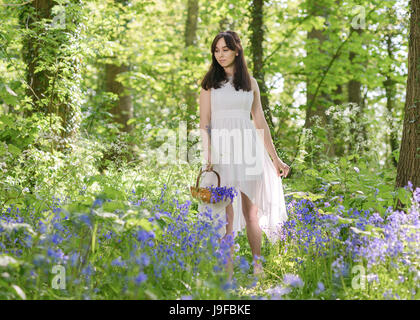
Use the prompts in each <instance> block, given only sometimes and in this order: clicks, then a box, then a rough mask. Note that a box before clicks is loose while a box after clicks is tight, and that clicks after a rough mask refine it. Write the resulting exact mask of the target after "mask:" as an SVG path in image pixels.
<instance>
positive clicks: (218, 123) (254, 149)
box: [199, 118, 287, 243]
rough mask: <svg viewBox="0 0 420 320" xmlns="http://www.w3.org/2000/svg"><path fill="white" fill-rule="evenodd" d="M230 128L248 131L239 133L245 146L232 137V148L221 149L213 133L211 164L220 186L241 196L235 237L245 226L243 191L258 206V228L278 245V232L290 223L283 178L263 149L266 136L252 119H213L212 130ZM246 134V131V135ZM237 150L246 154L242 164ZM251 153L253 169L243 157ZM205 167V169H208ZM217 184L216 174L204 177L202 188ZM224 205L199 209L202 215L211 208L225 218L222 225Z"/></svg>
mask: <svg viewBox="0 0 420 320" xmlns="http://www.w3.org/2000/svg"><path fill="white" fill-rule="evenodd" d="M229 127H232V128H238V127H240V128H243V129H247V130H240V132H241V134H242V140H241V141H242V143H241V144H242V146H241V147H240V148H239V149H238V147H237V146H238V141H239V139H236V140H235V138H234V137H233V144H232V145H233V148H232V147H227V148H226V147H224V146H222V147H221V146H220V144H219V143H218V139H216V138H217V136H216V135H215V134H214V132H213V130H212V140H211V141H212V164H213V170H215V171H217V172H218V173H219V175H220V186H221V187H224V186H227V187H234V188H235V190H236V191H237V193H238V194H237V196H236V197H235V198H234V200H233V203H232V205H233V213H234V218H233V232H234V236H235V237H236V236H237V235H238V233H239V231H242V230H243V229H244V228H245V227H246V222H245V218H244V214H243V209H242V207H243V203H242V201H243V200H244V199H242V198H243V197H242V194H241V192H243V193H244V194H245V195H246V196H247V197H248V198H249V199H250V200H251V202H252V203H253V204H254V205H256V206H257V207H258V213H257V216H258V221H259V225H260V227H261V229H262V231H263V232H264V233H265V234H266V235H267V237H268V239H269V240H270V241H271V242H272V243H275V242H276V241H277V240H278V239H279V237H280V232H279V231H280V229H281V227H282V224H283V223H284V222H285V221H286V220H287V211H286V203H285V198H284V193H283V184H282V178H281V177H279V176H278V175H277V172H276V169H275V167H274V164H273V162H272V160H271V158H270V156H269V154H268V152H267V150H266V149H265V148H264V143H263V137H262V136H261V135H260V134H261V131H259V130H258V132H257V130H256V129H255V126H254V125H253V123H252V122H251V121H250V120H248V119H231V118H226V119H223V118H220V119H214V120H212V128H213V129H214V128H216V129H217V128H229ZM245 131H247V132H246V133H245ZM220 132H221V131H220V130H219V136H221V135H220ZM231 132H232V131H230V133H231ZM228 133H229V132H228ZM232 136H233V135H232ZM215 137H216V138H215ZM219 141H220V140H219ZM235 143H236V144H235ZM232 145H231V146H232ZM241 148H242V149H241ZM238 150H242V151H243V155H245V156H242V162H240V161H239V160H238V159H240V158H241V157H240V156H239V157H237V158H236V160H237V161H236V160H235V156H238V152H237V151H238ZM250 153H251V154H253V155H256V156H255V157H254V158H255V161H254V162H253V164H252V166H250V165H247V164H246V163H250V162H249V161H247V160H245V161H244V158H245V157H246V156H247V155H249V154H250ZM226 157H230V158H229V159H228V161H224V160H226ZM248 157H249V156H248ZM248 160H249V159H248ZM202 168H203V169H204V168H205V166H203V167H202ZM217 183H218V181H217V176H216V175H215V174H214V173H213V172H205V173H203V174H202V177H201V180H200V186H210V185H213V186H217ZM225 205H226V203H225V204H224V205H216V204H210V205H208V204H199V210H200V212H202V211H205V210H206V206H208V207H209V208H210V209H212V210H213V213H214V214H217V213H219V216H220V219H223V223H224V224H226V223H227V220H226V211H225ZM220 213H222V214H220ZM217 222H219V221H215V223H217ZM219 232H220V235H221V236H223V235H224V234H225V232H226V228H222V229H221V230H220V231H219Z"/></svg>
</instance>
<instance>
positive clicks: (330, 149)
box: [304, 5, 340, 161]
mask: <svg viewBox="0 0 420 320" xmlns="http://www.w3.org/2000/svg"><path fill="white" fill-rule="evenodd" d="M310 11H311V12H312V14H314V15H323V16H324V17H325V16H327V14H326V10H325V8H323V7H321V6H318V5H313V6H312V8H311V9H310ZM307 38H308V39H318V40H319V47H321V46H322V43H323V42H324V41H326V40H327V39H328V37H327V35H326V33H325V31H324V30H318V29H315V28H312V30H311V31H310V32H308V34H307ZM319 53H320V54H323V55H325V54H328V52H324V51H322V50H319ZM319 67H320V68H321V67H322V66H319ZM315 71H318V70H315ZM308 74H309V76H308V77H307V79H306V100H307V108H306V117H305V124H304V127H305V128H312V127H313V126H314V118H319V121H320V123H319V127H320V128H322V130H325V135H326V136H325V140H326V141H327V142H326V143H325V144H324V147H323V149H322V150H316V149H313V148H312V145H311V144H310V143H307V144H306V146H305V149H306V151H307V152H308V154H309V156H308V157H307V158H306V159H307V161H314V160H316V159H318V158H319V157H320V156H321V155H327V156H330V157H331V156H334V155H335V153H336V152H335V142H334V131H333V130H332V128H331V126H327V124H329V123H330V119H329V117H328V116H327V115H326V113H325V111H326V109H327V108H328V106H329V105H330V104H331V102H332V101H331V100H332V99H331V97H330V96H329V95H328V94H326V93H324V92H322V90H321V91H320V92H321V93H320V94H319V98H317V99H316V101H315V102H316V103H315V104H314V105H313V106H312V107H311V105H310V102H311V101H312V100H313V99H314V94H315V87H316V85H315V84H316V83H317V82H316V80H318V78H315V79H314V78H313V76H311V72H308ZM337 90H340V89H339V88H337Z"/></svg>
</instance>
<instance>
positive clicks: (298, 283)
mask: <svg viewBox="0 0 420 320" xmlns="http://www.w3.org/2000/svg"><path fill="white" fill-rule="evenodd" d="M283 282H284V283H285V284H287V285H289V286H292V287H300V288H301V287H303V281H302V280H301V279H300V277H299V276H298V275H294V274H291V273H287V274H285V275H284V277H283Z"/></svg>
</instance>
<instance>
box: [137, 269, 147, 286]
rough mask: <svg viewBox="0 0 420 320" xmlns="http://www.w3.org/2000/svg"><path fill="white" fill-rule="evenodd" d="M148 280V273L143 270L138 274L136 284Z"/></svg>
mask: <svg viewBox="0 0 420 320" xmlns="http://www.w3.org/2000/svg"><path fill="white" fill-rule="evenodd" d="M146 280H147V274H144V273H143V272H140V273H139V274H138V275H137V277H136V279H135V282H136V284H141V283H143V282H145V281H146Z"/></svg>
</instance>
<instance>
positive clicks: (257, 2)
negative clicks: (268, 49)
mask: <svg viewBox="0 0 420 320" xmlns="http://www.w3.org/2000/svg"><path fill="white" fill-rule="evenodd" d="M264 2H265V1H264V0H253V1H252V4H251V22H250V29H251V37H250V42H251V55H252V64H253V76H254V78H255V80H257V82H258V86H259V88H260V94H261V105H262V109H263V111H264V115H265V118H266V120H267V123H268V126H269V127H270V128H274V125H273V117H272V115H271V111H270V107H269V101H268V90H267V86H266V84H265V80H264V66H263V61H264V51H263V42H264V22H263V17H264Z"/></svg>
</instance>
